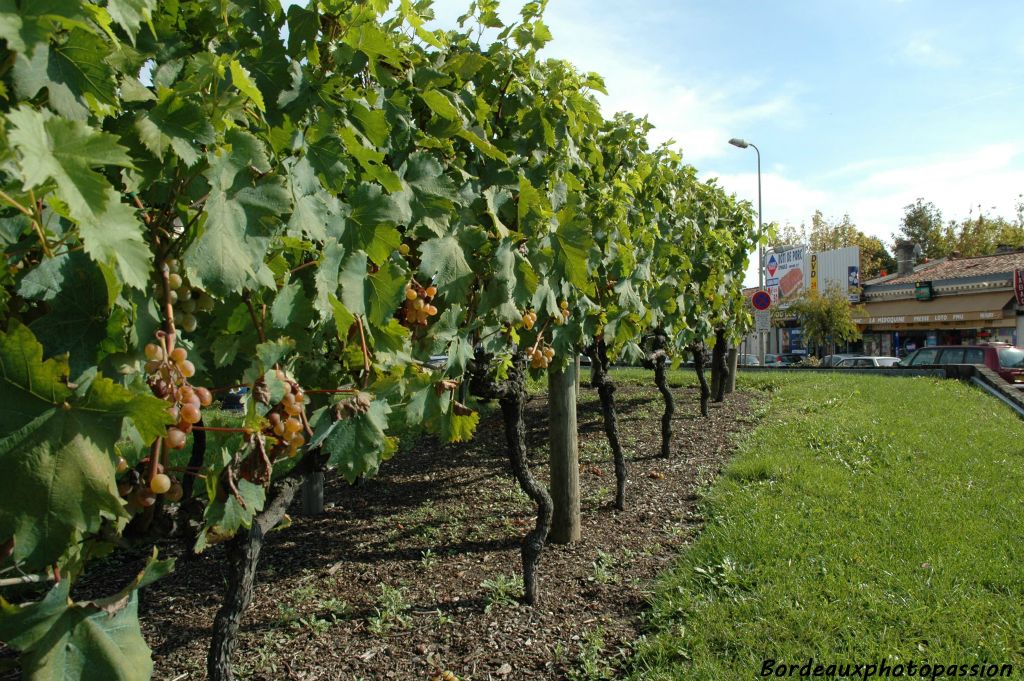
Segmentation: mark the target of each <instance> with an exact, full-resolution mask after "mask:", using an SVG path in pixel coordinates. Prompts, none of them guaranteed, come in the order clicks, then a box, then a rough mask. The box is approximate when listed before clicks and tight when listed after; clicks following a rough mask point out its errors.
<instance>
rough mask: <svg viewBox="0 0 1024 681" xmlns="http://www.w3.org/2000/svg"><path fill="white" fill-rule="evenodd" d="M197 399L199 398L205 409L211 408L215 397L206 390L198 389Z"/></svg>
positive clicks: (196, 391) (196, 390)
mask: <svg viewBox="0 0 1024 681" xmlns="http://www.w3.org/2000/svg"><path fill="white" fill-rule="evenodd" d="M195 393H196V397H198V398H199V404H200V405H201V406H204V407H209V406H210V405H211V404H213V395H212V394H211V393H210V391H209V390H207V389H206V388H196V389H195Z"/></svg>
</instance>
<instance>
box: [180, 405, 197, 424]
mask: <svg viewBox="0 0 1024 681" xmlns="http://www.w3.org/2000/svg"><path fill="white" fill-rule="evenodd" d="M201 418H202V414H201V413H200V411H199V409H197V408H196V406H195V405H194V404H191V403H190V404H186V405H184V406H182V408H181V420H182V421H184V422H186V423H197V422H198V421H199V419H201Z"/></svg>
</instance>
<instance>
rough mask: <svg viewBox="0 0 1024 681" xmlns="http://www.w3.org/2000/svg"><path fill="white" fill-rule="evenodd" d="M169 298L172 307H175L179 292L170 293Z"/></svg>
mask: <svg viewBox="0 0 1024 681" xmlns="http://www.w3.org/2000/svg"><path fill="white" fill-rule="evenodd" d="M167 297H168V298H170V300H171V305H174V304H175V303H176V302H178V292H177V291H171V292H170V293H169V294H168V296H167Z"/></svg>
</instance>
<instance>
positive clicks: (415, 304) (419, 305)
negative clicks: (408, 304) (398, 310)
mask: <svg viewBox="0 0 1024 681" xmlns="http://www.w3.org/2000/svg"><path fill="white" fill-rule="evenodd" d="M425 306H426V303H424V302H423V299H422V298H417V299H416V300H414V301H412V309H414V310H422V309H423V308H424V307H425Z"/></svg>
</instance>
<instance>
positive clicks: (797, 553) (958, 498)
mask: <svg viewBox="0 0 1024 681" xmlns="http://www.w3.org/2000/svg"><path fill="white" fill-rule="evenodd" d="M741 385H745V386H746V388H747V389H751V390H755V391H757V390H760V391H762V392H761V394H763V396H764V406H763V407H762V408H761V409H760V417H761V420H760V422H759V425H758V426H757V428H756V430H755V431H754V432H753V434H752V435H750V436H749V437H748V438H747V439H746V440H745V442H744V444H743V445H742V446H741V449H740V452H739V454H738V455H737V457H736V458H735V459H734V461H733V463H732V464H731V465H730V466H729V467H728V468H727V469H726V470H725V472H724V474H723V477H722V479H721V480H720V481H719V482H718V483H717V484H716V486H715V487H714V488H713V489H712V490H711V492H710V493H709V496H708V497H707V499H706V514H707V517H708V524H707V527H706V528H705V529H704V530H703V533H702V535H701V537H700V539H699V540H698V541H697V542H696V543H695V544H694V545H693V546H692V547H691V548H690V549H689V550H688V551H687V552H686V553H685V554H684V555H683V556H682V557H681V559H680V560H679V562H678V564H677V565H676V566H675V567H674V568H673V569H672V570H670V571H669V572H668V573H667V574H665V575H663V577H662V578H661V579H660V581H659V582H658V584H657V587H656V594H655V595H654V597H653V612H652V614H651V625H652V631H651V633H650V634H649V635H648V636H647V637H646V638H645V640H642V641H641V642H640V643H639V644H638V647H637V651H636V652H637V655H636V658H635V661H634V676H635V678H638V679H645V680H646V679H673V680H675V679H708V680H715V681H717V680H722V681H732V680H734V679H753V678H763V677H761V670H762V664H763V661H764V660H766V659H774V660H777V661H778V662H780V663H786V664H797V665H802V664H804V663H805V662H806V661H807V660H808V658H810V657H813V658H815V660H816V661H821V662H823V663H824V664H829V663H830V662H836V663H845V662H852V663H854V664H861V663H865V664H866V663H877V662H878V661H879V660H881V659H887V660H888V661H889V664H890V665H892V664H895V663H897V662H903V663H904V664H906V663H908V662H910V661H914V662H915V663H916V664H918V665H920V664H921V663H929V664H943V665H952V664H956V665H964V664H965V665H971V664H975V663H982V662H987V663H993V662H994V663H999V664H1004V663H1009V664H1013V665H1014V672H1016V674H1015V676H1019V675H1021V674H1024V564H1022V560H1024V423H1022V422H1021V421H1020V420H1019V419H1018V418H1017V417H1016V416H1014V415H1013V414H1012V413H1011V412H1010V411H1009V410H1008V409H1007V408H1005V407H1003V406H1002V405H1001V404H999V403H998V402H997V401H995V400H994V399H992V398H990V397H987V396H985V395H983V394H982V393H980V392H979V391H977V390H975V389H973V388H970V387H968V386H966V385H964V384H961V383H958V382H956V381H936V380H932V379H923V378H885V377H869V376H863V375H856V376H855V375H847V376H843V375H827V374H815V375H803V376H791V375H786V376H782V375H778V376H775V375H771V374H764V373H762V374H748V375H747V376H741ZM794 677H796V675H794Z"/></svg>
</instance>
